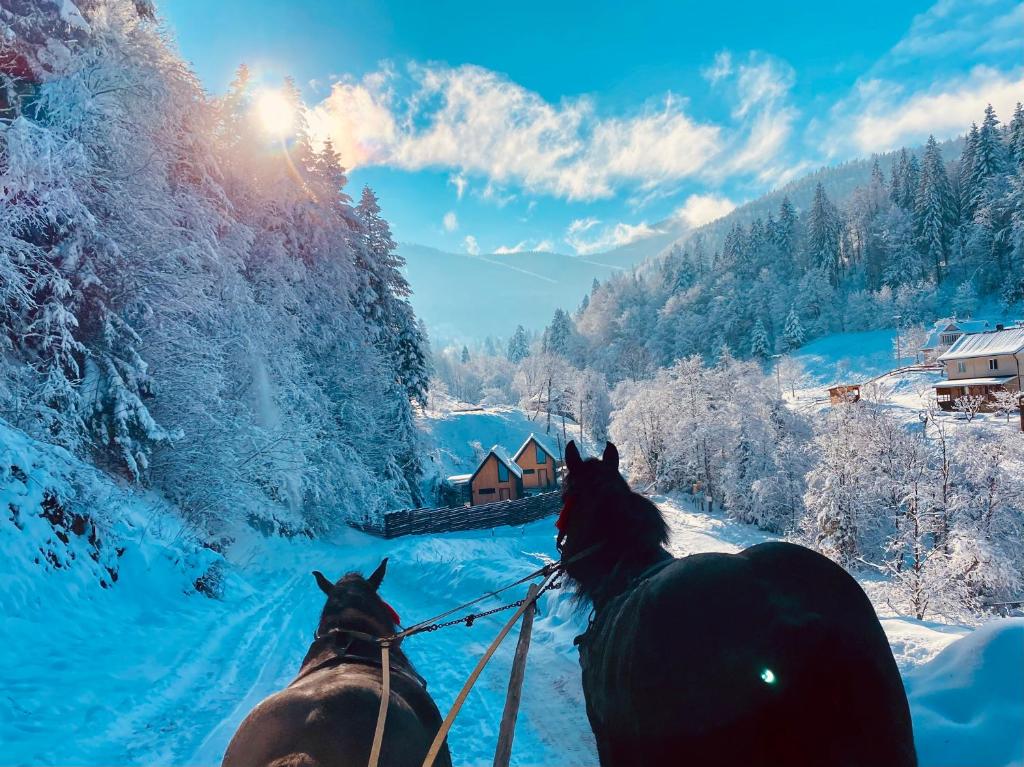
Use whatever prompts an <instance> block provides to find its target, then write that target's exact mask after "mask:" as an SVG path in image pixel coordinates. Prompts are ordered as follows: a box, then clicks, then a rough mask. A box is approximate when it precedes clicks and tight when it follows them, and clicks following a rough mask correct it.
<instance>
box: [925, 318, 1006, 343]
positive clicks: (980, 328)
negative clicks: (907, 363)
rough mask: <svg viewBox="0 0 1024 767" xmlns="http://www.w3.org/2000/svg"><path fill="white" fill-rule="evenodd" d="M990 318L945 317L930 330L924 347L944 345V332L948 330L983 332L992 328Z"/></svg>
mask: <svg viewBox="0 0 1024 767" xmlns="http://www.w3.org/2000/svg"><path fill="white" fill-rule="evenodd" d="M991 327H992V326H991V325H989V322H988V320H958V319H957V318H956V317H943V318H942V319H941V320H938V321H937V322H936V323H935V324H934V325H932V329H931V330H930V331H929V332H928V338H927V340H926V341H925V342H924V345H923V346H922V347H921V348H922V349H935V348H937V347H939V346H942V342H941V338H942V334H943V333H946V332H960V333H983V332H984V331H986V330H989V329H991Z"/></svg>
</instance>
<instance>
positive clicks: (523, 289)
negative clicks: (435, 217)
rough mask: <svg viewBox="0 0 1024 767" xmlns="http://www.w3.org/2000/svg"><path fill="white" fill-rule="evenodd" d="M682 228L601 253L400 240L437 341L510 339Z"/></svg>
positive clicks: (416, 302)
mask: <svg viewBox="0 0 1024 767" xmlns="http://www.w3.org/2000/svg"><path fill="white" fill-rule="evenodd" d="M679 235H680V231H679V229H678V228H674V229H669V228H667V227H666V228H665V229H664V231H663V232H662V233H660V234H657V235H653V236H652V237H647V238H644V239H643V240H638V241H636V242H633V243H629V244H628V245H623V246H620V247H618V248H614V249H612V250H609V251H605V252H603V253H595V254H593V255H588V256H570V255H566V254H563V253H549V252H538V251H523V252H520V253H502V254H496V253H487V254H480V255H477V256H471V255H469V254H467V253H449V252H446V251H443V250H438V249H436V248H431V247H428V246H426V245H416V244H413V243H402V244H400V245H399V250H398V252H399V254H400V255H401V256H402V257H403V258H404V259H405V262H406V266H405V274H406V278H407V279H408V281H409V284H410V285H411V286H412V290H413V295H412V299H411V300H412V305H413V308H414V309H415V311H416V314H417V316H418V317H421V318H422V319H423V321H424V322H425V323H426V325H427V329H428V332H429V333H430V339H431V342H432V343H433V344H434V345H435V346H447V345H449V344H462V343H470V344H472V342H474V341H480V340H483V339H484V338H486V337H487V336H494V337H497V338H507V337H508V336H510V335H511V334H512V331H513V330H515V328H516V325H523V327H525V328H527V329H529V330H541V329H542V328H543V327H544V326H545V325H547V324H548V323H549V322H550V321H551V317H552V315H553V314H554V312H555V309H558V308H564V307H569V308H571V309H575V308H576V307H577V306H578V305H579V303H580V301H582V300H583V297H584V296H585V295H586V294H587V293H588V292H589V291H590V288H591V285H592V284H593V282H594V280H595V279H597V280H599V281H604V280H606V279H608V278H609V277H611V276H612V275H614V274H616V273H620V272H623V271H628V270H630V269H632V268H633V267H634V266H636V265H637V264H639V263H641V262H642V261H644V260H646V259H648V258H650V257H651V256H654V255H656V254H657V253H659V252H660V251H661V250H663V249H664V248H665V247H666V245H668V244H670V243H671V242H674V241H675V240H676V239H677V238H678V237H679Z"/></svg>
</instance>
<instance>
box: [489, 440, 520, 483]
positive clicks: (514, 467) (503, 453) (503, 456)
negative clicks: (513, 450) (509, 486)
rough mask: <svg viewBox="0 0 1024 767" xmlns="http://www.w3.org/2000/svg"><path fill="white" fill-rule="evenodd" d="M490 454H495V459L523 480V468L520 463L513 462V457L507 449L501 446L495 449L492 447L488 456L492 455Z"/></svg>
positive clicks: (496, 446)
mask: <svg viewBox="0 0 1024 767" xmlns="http://www.w3.org/2000/svg"><path fill="white" fill-rule="evenodd" d="M490 453H494V457H495V458H497V459H498V460H499V461H501V462H502V463H503V464H505V466H507V467H508V470H509V471H511V472H512V473H513V474H515V475H516V476H517V477H519V478H520V479H522V477H523V469H522V467H521V466H520V465H519V464H518V463H516V462H515V461H513V460H512V456H510V455H509V454H508V451H507V450H506V449H505V448H503V447H502V446H501V445H495V446H494V447H492V448H491V449H490V451H488V454H490ZM484 460H485V461H486V460H487V459H486V458H484Z"/></svg>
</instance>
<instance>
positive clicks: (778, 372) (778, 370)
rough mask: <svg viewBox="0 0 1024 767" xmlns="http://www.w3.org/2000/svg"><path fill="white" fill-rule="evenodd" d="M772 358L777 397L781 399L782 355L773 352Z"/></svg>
mask: <svg viewBox="0 0 1024 767" xmlns="http://www.w3.org/2000/svg"><path fill="white" fill-rule="evenodd" d="M772 359H773V360H775V382H776V384H778V387H779V399H782V355H781V354H773V355H772Z"/></svg>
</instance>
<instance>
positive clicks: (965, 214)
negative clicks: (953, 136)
mask: <svg viewBox="0 0 1024 767" xmlns="http://www.w3.org/2000/svg"><path fill="white" fill-rule="evenodd" d="M977 148H978V124H977V123H971V129H970V130H969V131H968V132H967V136H966V137H965V138H964V148H963V151H962V152H961V153H960V164H959V165H958V166H957V176H958V179H959V183H958V184H957V186H958V191H959V197H958V199H957V205H958V207H959V214H960V215H959V219H960V221H962V222H967V221H970V220H971V219H973V218H974V205H973V202H972V200H973V199H974V186H973V185H972V182H971V172H972V170H973V169H974V154H975V152H976V151H977Z"/></svg>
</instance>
